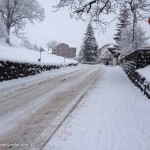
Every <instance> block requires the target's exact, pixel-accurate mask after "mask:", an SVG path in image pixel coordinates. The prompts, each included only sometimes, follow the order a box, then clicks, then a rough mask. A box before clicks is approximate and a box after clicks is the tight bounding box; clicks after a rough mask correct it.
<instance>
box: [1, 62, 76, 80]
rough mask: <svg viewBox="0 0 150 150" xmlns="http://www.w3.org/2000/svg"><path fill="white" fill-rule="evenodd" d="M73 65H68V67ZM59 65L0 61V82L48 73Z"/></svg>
mask: <svg viewBox="0 0 150 150" xmlns="http://www.w3.org/2000/svg"><path fill="white" fill-rule="evenodd" d="M71 65H75V64H68V66H71ZM60 67H61V65H43V66H42V65H38V64H29V63H19V62H11V61H0V82H2V81H6V80H11V79H17V78H22V77H26V76H30V75H35V74H38V73H41V72H42V71H48V70H51V69H59V68H60Z"/></svg>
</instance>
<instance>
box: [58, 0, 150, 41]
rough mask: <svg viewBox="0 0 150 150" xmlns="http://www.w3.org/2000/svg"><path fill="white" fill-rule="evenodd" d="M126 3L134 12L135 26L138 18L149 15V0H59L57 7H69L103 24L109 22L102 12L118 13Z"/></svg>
mask: <svg viewBox="0 0 150 150" xmlns="http://www.w3.org/2000/svg"><path fill="white" fill-rule="evenodd" d="M124 4H126V5H127V9H128V11H129V13H130V12H131V14H132V17H133V27H134V25H135V24H136V22H137V19H139V20H141V19H142V20H143V19H145V18H148V17H149V14H150V1H149V0H59V1H58V3H57V4H56V8H57V9H59V8H61V7H69V8H70V10H71V12H73V14H76V15H77V17H78V18H81V19H84V18H88V19H90V20H91V21H93V22H95V23H98V24H99V25H100V26H102V25H106V23H107V20H104V19H103V17H101V16H102V14H106V15H108V14H110V13H114V14H116V15H118V13H117V11H116V10H117V9H119V8H121V7H122V6H123V5H124ZM112 20H113V19H112ZM133 32H134V31H133ZM133 40H134V38H133Z"/></svg>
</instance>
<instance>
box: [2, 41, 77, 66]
mask: <svg viewBox="0 0 150 150" xmlns="http://www.w3.org/2000/svg"><path fill="white" fill-rule="evenodd" d="M39 58H40V52H38V51H34V50H29V49H27V48H24V47H19V46H9V45H8V44H6V43H5V42H4V41H3V40H1V39H0V60H7V61H13V62H14V61H15V62H25V63H33V64H49V65H67V64H69V63H77V61H75V60H72V59H65V62H64V58H63V57H60V56H56V55H54V54H49V53H48V52H45V51H44V52H42V53H41V62H38V59H39Z"/></svg>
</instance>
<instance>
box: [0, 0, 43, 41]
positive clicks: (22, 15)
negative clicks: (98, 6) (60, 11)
mask: <svg viewBox="0 0 150 150" xmlns="http://www.w3.org/2000/svg"><path fill="white" fill-rule="evenodd" d="M0 19H1V20H2V21H3V22H4V24H5V26H6V32H7V35H8V38H6V42H7V43H10V40H9V35H10V29H11V28H12V27H13V28H14V29H15V33H16V34H17V36H19V37H20V36H21V34H20V32H19V31H20V30H23V27H24V26H25V25H26V23H27V21H30V22H31V23H33V21H34V20H39V21H43V19H44V9H43V8H42V7H41V5H40V4H39V3H38V2H37V0H0Z"/></svg>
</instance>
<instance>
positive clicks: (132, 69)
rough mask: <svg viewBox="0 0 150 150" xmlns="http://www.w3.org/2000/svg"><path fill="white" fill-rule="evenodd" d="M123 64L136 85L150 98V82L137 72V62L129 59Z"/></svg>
mask: <svg viewBox="0 0 150 150" xmlns="http://www.w3.org/2000/svg"><path fill="white" fill-rule="evenodd" d="M121 66H122V68H123V70H124V71H125V73H126V74H127V76H128V77H129V79H130V80H131V81H132V82H133V83H134V84H135V86H137V87H138V88H140V89H141V91H142V92H143V93H144V95H146V96H147V97H148V98H149V99H150V82H147V81H146V79H145V77H142V76H141V75H140V74H139V73H138V72H136V64H135V62H132V61H129V62H126V63H123V64H121Z"/></svg>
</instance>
